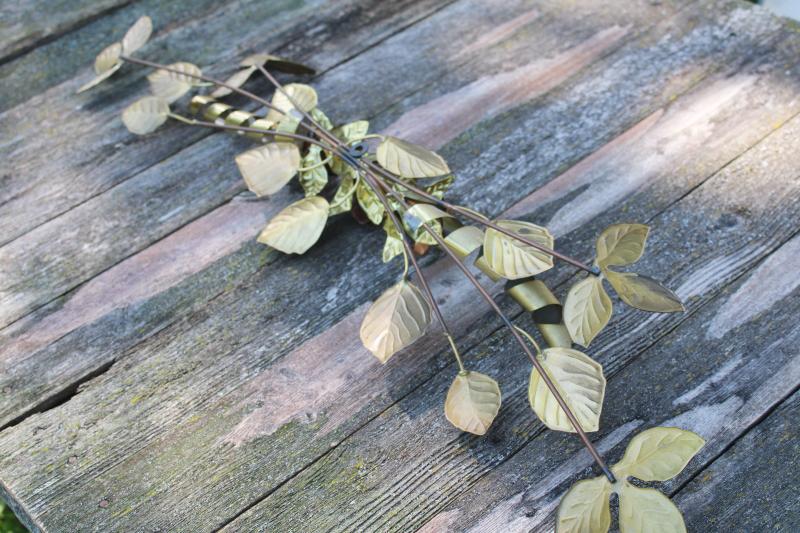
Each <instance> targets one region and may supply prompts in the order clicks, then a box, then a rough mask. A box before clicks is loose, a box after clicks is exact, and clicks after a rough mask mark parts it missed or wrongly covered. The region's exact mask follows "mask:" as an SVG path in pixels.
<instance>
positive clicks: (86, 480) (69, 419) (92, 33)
mask: <svg viewBox="0 0 800 533" xmlns="http://www.w3.org/2000/svg"><path fill="white" fill-rule="evenodd" d="M58 4H59V9H55V8H53V9H43V8H42V7H41V6H39V3H38V2H22V3H11V2H4V3H3V6H2V7H0V11H2V13H3V15H4V16H3V23H2V24H0V37H2V39H0V42H2V47H0V77H2V80H3V83H2V84H1V85H0V96H2V98H0V131H2V139H3V141H2V145H0V154H2V158H3V161H4V165H3V172H2V179H1V180H0V328H1V329H0V495H1V496H2V497H3V499H5V500H6V501H7V502H8V503H9V504H10V505H11V506H12V507H13V508H14V509H15V510H16V512H17V514H18V515H19V516H20V517H21V518H22V520H23V521H24V522H25V523H26V525H27V526H28V527H29V528H30V529H32V530H35V531H39V530H42V531H53V532H61V531H65V532H66V531H70V532H71V531H104V532H105V531H126V532H130V531H192V532H194V531H215V530H224V531H281V532H284V531H298V532H307V531H415V530H419V531H426V532H438V531H453V532H456V531H459V532H460V531H498V532H507V531H548V530H551V529H552V527H553V512H554V510H555V507H556V505H557V503H558V500H559V499H560V497H561V495H562V494H563V493H564V491H565V490H566V489H567V488H568V487H569V485H570V484H571V483H572V482H574V481H575V480H577V479H580V478H583V477H586V476H588V475H592V472H593V470H592V465H591V462H590V458H589V456H588V454H587V453H586V452H585V451H583V450H582V449H581V448H580V445H579V442H578V441H577V439H575V438H574V437H572V436H569V435H565V434H561V433H554V432H549V431H545V430H544V428H543V426H542V425H541V424H540V423H539V422H538V421H537V420H536V419H535V417H534V416H533V414H532V413H531V412H530V409H529V407H528V405H527V399H526V394H525V390H526V382H527V377H528V373H529V369H528V364H527V363H526V360H525V359H524V358H523V357H521V354H520V353H519V352H518V350H517V349H515V347H514V345H513V343H512V342H511V340H510V339H509V338H508V335H507V334H506V333H505V332H504V331H503V330H501V329H500V323H499V321H497V320H496V319H495V318H494V317H493V316H492V315H491V314H490V313H488V308H487V307H486V306H484V305H482V304H481V303H480V302H479V301H478V298H477V296H476V295H475V293H473V292H472V291H470V290H469V287H468V286H467V284H466V283H465V281H464V280H463V279H461V277H460V276H459V275H458V274H457V272H456V271H455V269H454V268H453V267H452V265H449V264H448V262H447V261H446V260H444V259H440V258H438V257H437V256H436V255H435V254H431V255H430V256H429V257H426V258H425V261H424V262H425V263H426V265H427V267H426V268H427V270H428V271H429V272H430V274H431V279H432V282H433V286H434V290H435V292H436V294H437V296H438V297H439V298H440V300H441V304H442V307H443V310H444V311H445V314H446V315H447V316H449V317H452V324H453V327H454V330H455V331H456V332H457V334H458V337H459V342H460V344H461V345H462V346H464V347H465V350H464V356H465V357H466V359H468V360H469V361H470V362H471V364H472V366H474V367H475V368H476V369H477V370H480V371H484V372H487V373H489V374H491V375H493V376H495V377H497V378H498V379H499V381H500V383H501V386H502V388H503V393H504V405H503V408H502V410H501V412H500V414H499V416H498V419H497V421H496V422H495V424H494V425H493V427H492V429H491V431H490V432H489V434H488V435H486V436H485V437H483V438H476V437H472V436H468V435H465V434H461V433H459V432H458V431H457V430H455V429H454V428H452V427H451V426H450V425H449V424H448V423H447V422H446V420H445V418H444V416H443V414H442V403H443V396H444V393H445V391H446V388H447V386H448V384H449V381H450V380H451V379H452V375H453V374H454V366H453V363H452V362H451V359H450V357H449V355H448V353H447V351H446V347H445V346H444V345H443V344H442V343H441V342H439V340H438V339H436V338H430V337H429V338H425V339H424V340H423V341H420V342H419V343H417V344H416V345H414V346H413V347H412V348H411V349H409V350H407V351H405V352H404V353H403V354H402V355H399V356H397V357H395V358H393V359H392V360H391V361H390V363H388V364H387V365H385V366H382V365H380V364H379V363H378V362H377V361H376V360H374V358H372V356H370V355H369V354H368V353H367V352H366V351H365V350H364V349H363V348H362V347H361V346H360V342H359V340H358V326H359V322H360V319H361V316H362V314H363V312H364V310H365V309H366V307H367V306H368V305H369V302H370V301H371V300H372V299H374V298H375V297H376V296H377V295H378V294H379V293H380V292H381V290H382V289H383V288H384V287H386V286H387V285H388V284H390V283H391V282H392V280H393V279H395V277H396V276H397V273H398V269H397V264H389V265H384V264H382V263H380V260H379V255H380V249H381V247H382V242H383V241H382V236H381V232H379V231H376V230H373V229H371V228H369V227H362V226H358V225H357V224H355V223H354V222H353V221H352V220H348V219H347V217H340V219H337V220H336V221H334V222H333V223H331V224H330V225H329V227H328V228H327V229H326V231H325V233H324V235H323V239H322V241H321V242H320V243H319V244H318V245H317V246H316V247H315V248H314V249H312V250H311V251H310V252H309V253H308V254H306V255H305V256H302V257H285V256H281V255H279V254H276V253H274V252H273V251H270V250H268V249H267V248H265V247H263V246H261V245H259V244H257V243H255V242H254V237H255V235H256V234H257V232H258V231H259V229H260V227H261V226H263V224H264V222H265V221H266V220H267V219H268V218H269V217H270V216H271V215H272V214H274V213H275V212H277V211H278V210H279V209H280V208H281V207H282V206H283V205H285V204H286V203H287V202H288V201H289V200H290V199H291V198H294V197H296V196H298V192H297V190H295V189H291V188H290V189H288V190H286V191H284V192H281V193H279V194H278V195H276V196H275V197H273V198H270V199H267V200H263V201H254V200H253V199H252V198H251V197H250V196H249V195H248V194H246V193H244V187H243V184H242V182H241V179H240V177H239V175H238V173H237V171H236V169H235V165H234V164H233V160H232V158H233V155H235V154H236V153H238V152H239V151H241V150H242V149H243V147H244V146H246V143H245V142H244V141H243V140H242V139H237V138H233V137H231V136H226V135H221V134H214V135H211V134H210V133H209V132H207V131H193V130H190V131H188V132H187V129H186V128H185V127H181V126H180V125H170V126H168V127H165V128H163V130H162V131H159V132H158V133H157V134H154V135H152V136H147V137H144V138H139V137H134V136H132V135H130V134H129V133H127V131H126V130H125V128H124V127H123V126H122V124H121V122H120V120H119V112H120V110H121V109H122V108H124V107H125V106H126V105H128V104H129V103H130V102H131V101H132V100H134V99H135V98H137V97H138V96H139V95H140V94H141V92H142V91H143V89H144V87H145V83H144V81H143V78H144V74H145V73H144V72H143V71H140V70H137V69H133V68H128V67H126V68H125V69H124V74H122V75H118V76H116V77H115V78H113V81H111V82H110V83H107V84H105V85H103V86H101V87H100V88H98V89H97V90H96V91H95V92H94V93H89V94H82V95H75V94H74V91H75V89H76V88H77V87H78V86H80V85H81V84H82V83H84V82H85V81H86V80H87V79H88V78H89V76H90V64H91V61H92V58H93V57H94V55H95V54H96V53H97V50H98V49H99V48H102V46H103V44H104V43H107V42H110V41H111V40H112V39H114V38H116V36H118V35H119V34H120V33H121V32H123V31H124V29H125V28H126V27H127V26H128V25H129V24H130V23H131V22H132V21H133V20H135V18H136V17H138V16H139V15H141V14H145V13H147V14H149V15H151V17H153V19H154V22H155V25H156V28H157V32H156V35H155V37H154V39H153V42H152V44H151V45H149V46H148V48H147V49H146V50H145V51H144V56H145V57H148V58H156V59H161V60H165V61H175V60H179V59H183V60H189V61H192V62H195V63H197V64H199V65H201V66H203V67H206V70H208V71H209V72H212V73H214V72H222V70H221V69H220V68H219V66H216V67H215V66H214V65H220V64H221V63H224V62H225V61H226V60H230V59H233V58H236V57H240V56H242V55H244V54H245V53H248V52H250V51H253V50H259V51H260V50H269V51H274V52H277V53H280V54H283V55H289V56H291V57H295V58H297V59H299V60H304V61H307V62H309V63H311V64H313V65H314V66H316V67H317V68H318V70H319V74H318V75H317V76H316V77H315V78H314V79H313V80H311V83H313V85H314V86H315V87H317V90H318V92H319V94H320V97H321V107H322V108H323V109H325V111H326V112H327V113H328V114H329V115H330V116H332V117H333V118H334V119H335V120H336V121H337V122H344V121H347V120H352V119H355V118H368V119H370V120H371V122H372V124H373V129H375V130H381V131H386V132H393V133H395V134H398V135H401V136H404V137H406V138H408V139H410V140H414V141H416V142H420V143H423V144H426V145H428V146H431V147H433V148H436V149H438V150H439V151H440V152H441V153H442V154H443V155H444V156H445V157H446V158H447V159H448V161H449V162H450V164H451V167H452V168H454V169H455V170H456V172H457V174H458V180H457V182H456V185H455V186H454V188H453V190H452V193H451V196H452V198H453V199H455V200H456V201H457V202H459V203H464V204H466V205H472V206H475V207H477V208H480V209H482V210H485V211H487V212H489V213H490V214H492V215H499V214H501V213H504V212H505V213H508V214H511V215H513V216H516V217H521V218H525V219H527V220H532V221H535V222H538V223H542V224H546V225H548V226H549V227H551V228H552V229H553V231H554V232H555V233H556V235H557V237H558V245H559V247H560V248H563V249H564V250H565V251H567V252H568V253H571V254H574V255H577V256H578V257H583V258H589V257H590V256H591V255H590V254H591V250H592V245H593V241H594V237H595V236H596V234H597V233H598V231H600V230H601V229H602V228H603V227H605V225H607V224H609V223H612V222H615V221H639V222H645V223H648V224H650V225H651V226H652V228H653V233H652V236H651V239H650V242H649V245H648V253H647V255H646V257H645V259H644V260H643V261H642V262H641V266H639V267H638V268H637V270H639V271H641V272H646V273H648V274H650V275H652V276H654V277H657V278H660V279H663V280H665V281H666V282H667V283H668V284H669V285H670V286H671V287H673V288H676V289H677V292H678V293H679V294H680V295H681V296H682V297H683V298H684V299H685V300H686V304H687V312H686V313H684V314H680V315H668V316H653V315H647V314H644V313H641V312H638V311H635V310H632V309H630V308H627V307H623V306H621V305H618V306H617V310H616V311H615V315H614V318H613V321H612V325H611V326H610V327H609V328H608V329H607V330H606V331H604V332H603V333H602V334H601V335H600V336H599V337H598V338H597V340H596V341H595V342H594V343H593V345H592V347H591V349H590V350H589V352H590V353H591V354H592V355H593V356H594V357H596V358H597V359H598V360H599V361H600V362H601V363H602V364H603V366H604V368H605V371H606V375H607V378H608V382H609V383H608V391H607V395H606V398H607V399H606V404H605V408H604V412H603V418H602V421H601V422H602V424H601V426H602V428H601V431H600V432H598V433H597V434H595V435H593V439H594V440H595V441H596V442H597V443H598V445H599V447H600V448H601V449H602V450H603V451H604V452H605V453H607V454H608V456H609V458H611V459H612V460H615V459H617V458H618V457H619V456H620V455H621V453H622V450H623V449H624V445H625V443H626V442H627V441H628V439H629V438H630V437H631V436H632V435H633V434H635V433H636V432H638V431H640V430H641V429H644V428H647V427H651V426H653V425H678V426H681V427H684V428H687V429H691V430H694V431H696V432H698V433H700V434H701V435H702V436H703V437H705V438H706V439H707V441H708V444H707V446H706V447H705V448H704V449H703V450H702V451H701V453H700V454H699V456H698V458H697V459H696V460H694V461H692V462H691V463H690V465H689V466H688V467H687V469H686V470H685V471H684V472H683V473H682V474H681V475H680V476H679V477H678V478H677V479H675V480H673V481H671V482H669V483H666V484H663V485H662V488H663V489H664V490H665V491H666V492H669V493H670V494H672V496H673V499H674V501H675V502H676V503H677V505H678V506H679V507H680V508H681V510H682V511H683V513H684V516H685V517H686V522H687V525H688V527H689V529H690V530H691V531H727V530H729V531H764V530H768V529H769V530H778V531H797V530H798V529H800V497H799V496H800V494H798V488H797V487H798V481H800V480H799V479H798V471H800V470H798V457H799V456H800V455H799V454H798V451H799V449H798V446H800V445H799V444H798V422H797V414H798V405H799V404H798V401H799V400H798V393H797V388H798V385H799V384H800V359H798V357H797V352H798V348H797V346H798V344H799V343H800V327H798V325H797V320H796V317H797V316H798V313H800V299H798V298H797V296H798V290H797V288H798V285H800V277H798V276H797V273H796V271H797V266H796V265H797V263H798V261H800V234H798V230H800V116H798V113H800V27H798V25H797V24H795V23H792V22H790V21H788V20H784V19H779V18H777V17H775V16H773V15H771V14H769V13H768V12H767V11H765V10H763V9H761V8H757V7H753V6H752V5H751V4H748V3H745V2H742V1H739V0H702V1H690V0H662V1H659V2H655V1H651V0H625V1H622V0H619V1H616V0H615V1H613V2H595V1H594V0H570V1H569V2H564V1H563V0H539V1H532V0H502V1H500V0H497V1H492V2H486V1H483V0H423V1H419V2H412V1H410V0H404V1H397V2H379V1H377V0H349V1H338V2H322V1H313V0H310V1H306V2H299V1H295V0H280V1H275V2H260V1H256V0H235V1H233V2H230V3H228V4H224V5H222V4H220V3H219V2H210V1H208V0H191V1H187V2H180V3H178V2H170V3H166V2H158V1H156V0H141V1H136V2H128V1H124V0H107V1H103V2H87V1H85V0H61V1H60V2H58ZM32 10H35V12H36V13H37V16H35V17H32V16H31V15H30V13H29V12H33V11H32ZM7 14H8V16H6V15H7ZM9 21H10V22H9ZM256 89H257V90H261V91H265V90H266V87H265V86H264V85H261V86H257V87H256ZM571 274H572V272H571V271H569V269H566V268H563V269H559V270H558V271H554V272H551V273H549V274H548V276H547V277H546V278H547V280H548V282H549V283H550V284H551V286H553V287H554V288H555V289H556V291H557V292H558V293H559V294H562V295H563V292H564V290H565V287H566V284H567V283H568V282H569V281H570V276H571ZM492 290H493V292H494V293H495V294H497V295H498V297H499V301H500V302H501V303H502V305H503V306H504V307H505V308H506V309H507V310H508V311H509V313H511V314H512V315H513V316H514V319H515V321H517V322H518V323H520V324H523V325H528V326H529V325H530V319H529V317H527V316H525V315H524V314H523V313H521V312H520V310H519V309H518V308H517V307H515V306H514V304H513V303H512V302H509V301H507V299H506V298H503V297H500V295H501V293H502V287H500V286H494V287H492ZM434 337H435V336H434Z"/></svg>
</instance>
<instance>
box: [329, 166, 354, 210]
mask: <svg viewBox="0 0 800 533" xmlns="http://www.w3.org/2000/svg"><path fill="white" fill-rule="evenodd" d="M347 168H348V169H349V170H346V171H345V172H344V173H343V174H342V175H341V181H340V182H339V188H338V189H336V194H334V195H333V200H332V201H331V209H330V213H331V216H333V215H338V214H339V213H344V212H345V211H350V209H351V208H352V207H353V195H354V194H355V192H356V173H355V171H354V170H353V169H352V168H350V167H347Z"/></svg>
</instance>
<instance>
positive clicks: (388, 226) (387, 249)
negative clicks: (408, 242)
mask: <svg viewBox="0 0 800 533" xmlns="http://www.w3.org/2000/svg"><path fill="white" fill-rule="evenodd" d="M383 229H384V231H385V232H386V243H384V245H383V262H384V263H388V262H389V261H391V260H392V259H394V258H395V257H396V256H398V255H400V254H402V253H403V236H402V235H400V232H399V231H397V228H395V226H394V223H393V222H392V220H391V218H389V217H386V218H385V219H384V221H383Z"/></svg>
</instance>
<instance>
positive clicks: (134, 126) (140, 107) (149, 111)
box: [122, 96, 169, 135]
mask: <svg viewBox="0 0 800 533" xmlns="http://www.w3.org/2000/svg"><path fill="white" fill-rule="evenodd" d="M168 116H169V105H167V103H166V102H165V101H164V100H162V99H161V98H158V97H157V96H145V97H144V98H140V99H139V100H136V101H135V102H134V103H132V104H131V105H129V106H128V107H126V108H125V111H123V112H122V122H123V123H124V124H125V127H126V128H128V131H130V132H131V133H135V134H137V135H145V134H146V133H150V132H152V131H154V130H155V129H156V128H158V127H159V126H160V125H162V124H163V123H164V122H165V121H166V120H167V117H168Z"/></svg>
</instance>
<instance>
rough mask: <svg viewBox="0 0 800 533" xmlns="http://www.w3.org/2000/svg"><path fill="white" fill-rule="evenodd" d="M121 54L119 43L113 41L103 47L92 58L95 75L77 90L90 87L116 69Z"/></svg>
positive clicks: (119, 62)
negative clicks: (93, 58)
mask: <svg viewBox="0 0 800 533" xmlns="http://www.w3.org/2000/svg"><path fill="white" fill-rule="evenodd" d="M121 54H122V44H121V43H114V44H112V45H109V46H107V47H106V48H105V49H103V51H102V52H100V53H99V54H98V55H97V57H96V58H95V60H94V73H95V75H96V76H95V77H94V78H93V79H92V80H91V81H89V82H88V83H86V84H84V85H82V86H81V87H80V89H78V91H77V92H78V93H82V92H83V91H87V90H89V89H91V88H92V87H94V86H95V85H97V84H99V83H100V82H102V81H103V80H105V79H107V78H109V77H110V76H111V75H112V74H114V73H115V72H116V71H118V70H119V68H120V67H121V66H122V61H120V59H119V56H120V55H121Z"/></svg>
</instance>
